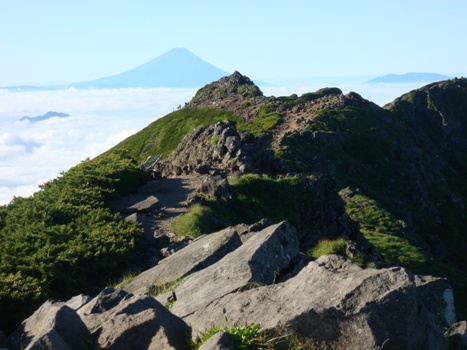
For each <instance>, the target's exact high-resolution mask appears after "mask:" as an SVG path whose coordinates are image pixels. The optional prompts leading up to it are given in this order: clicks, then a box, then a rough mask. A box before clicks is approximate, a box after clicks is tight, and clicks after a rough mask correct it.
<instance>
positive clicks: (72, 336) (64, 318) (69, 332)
mask: <svg viewBox="0 0 467 350" xmlns="http://www.w3.org/2000/svg"><path fill="white" fill-rule="evenodd" d="M8 342H9V344H10V347H11V349H12V350H16V349H76V350H79V349H89V348H91V334H90V333H89V330H88V329H87V328H86V326H85V324H84V323H83V321H82V320H81V319H80V317H79V316H78V315H77V313H76V311H75V310H73V309H72V308H70V307H69V306H67V305H65V303H62V302H57V301H52V300H49V301H46V302H45V303H44V304H42V306H41V307H40V308H39V309H37V311H36V312H35V313H34V314H33V315H32V316H30V317H29V318H28V319H26V320H25V321H23V323H22V324H21V326H20V327H19V328H18V329H17V330H15V331H14V332H13V333H12V334H11V335H10V336H9V337H8Z"/></svg>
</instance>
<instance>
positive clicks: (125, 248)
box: [0, 152, 145, 331]
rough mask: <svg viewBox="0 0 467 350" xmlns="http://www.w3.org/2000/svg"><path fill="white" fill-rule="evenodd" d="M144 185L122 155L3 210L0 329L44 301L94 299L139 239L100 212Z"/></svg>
mask: <svg viewBox="0 0 467 350" xmlns="http://www.w3.org/2000/svg"><path fill="white" fill-rule="evenodd" d="M144 181H145V176H144V174H143V173H142V172H141V171H140V170H139V168H138V166H137V164H136V163H135V161H134V160H133V159H131V158H130V157H128V154H126V153H125V152H111V153H109V154H107V155H106V156H103V157H99V158H97V159H95V160H86V161H84V162H82V163H80V164H79V165H77V166H75V167H73V168H71V169H70V170H68V171H67V172H65V173H62V175H61V176H60V177H58V178H56V179H54V180H52V181H49V182H47V183H45V184H44V185H43V186H41V190H40V191H38V192H36V193H35V194H34V195H33V196H31V197H28V198H21V197H16V198H14V199H13V201H12V202H11V203H10V204H9V205H8V206H7V207H6V208H4V209H3V210H2V212H1V215H2V217H1V221H2V222H3V227H2V228H1V230H0V252H1V254H0V271H1V273H0V286H1V288H0V308H1V309H2V310H10V309H12V308H13V309H17V310H18V312H14V313H6V312H2V313H0V328H1V329H3V330H5V331H9V330H11V329H12V327H15V326H16V325H17V323H18V322H19V321H20V320H22V319H24V318H25V317H26V316H27V315H28V314H29V313H31V312H32V311H33V310H34V308H36V307H37V305H38V304H39V303H40V302H42V301H44V300H45V299H47V298H58V299H67V298H69V297H70V296H72V295H76V294H78V293H94V292H96V289H100V288H102V287H104V286H103V284H104V283H105V281H108V280H109V279H112V278H116V277H118V276H119V275H120V271H127V270H128V268H129V263H130V261H131V252H132V251H133V249H134V247H135V245H136V243H137V241H138V240H139V239H140V238H141V237H142V229H141V228H140V227H139V225H136V224H133V223H130V222H129V221H125V220H122V219H121V217H120V216H119V215H118V214H113V213H112V212H111V211H110V209H109V208H107V207H106V206H105V202H106V201H107V200H108V198H109V196H111V195H112V194H113V193H115V192H120V193H128V192H131V191H132V190H134V189H135V188H136V187H137V186H138V185H140V184H141V183H143V182H144Z"/></svg>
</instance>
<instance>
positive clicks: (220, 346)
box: [199, 332, 239, 350]
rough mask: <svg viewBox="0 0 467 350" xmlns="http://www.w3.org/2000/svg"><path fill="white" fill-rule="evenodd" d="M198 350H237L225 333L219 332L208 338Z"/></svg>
mask: <svg viewBox="0 0 467 350" xmlns="http://www.w3.org/2000/svg"><path fill="white" fill-rule="evenodd" d="M199 350H239V348H238V347H237V346H236V345H235V343H234V341H233V339H232V337H231V336H230V334H229V333H227V332H219V333H216V334H214V335H213V336H212V337H211V338H209V339H208V340H207V341H206V342H205V343H204V344H203V345H201V347H200V348H199Z"/></svg>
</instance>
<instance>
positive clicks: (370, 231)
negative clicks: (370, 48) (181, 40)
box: [0, 72, 467, 350]
mask: <svg viewBox="0 0 467 350" xmlns="http://www.w3.org/2000/svg"><path fill="white" fill-rule="evenodd" d="M466 128H467V80H466V79H452V80H447V81H443V82H438V83H433V84H430V85H427V86H425V87H423V88H421V89H418V90H414V91H411V92H408V93H407V94H405V95H403V96H401V97H400V98H398V99H396V100H395V101H393V102H392V103H390V104H388V105H386V106H384V107H383V108H381V107H379V106H377V105H376V104H374V103H372V102H371V101H368V100H366V99H364V98H363V97H362V96H360V95H359V94H357V93H355V92H350V93H348V94H343V93H342V91H341V90H339V89H338V88H332V87H331V88H323V89H321V90H318V91H316V92H309V93H305V94H303V95H301V96H298V95H291V96H281V97H274V96H264V94H263V93H262V92H261V90H260V89H259V88H258V87H257V86H256V85H255V84H254V83H253V82H252V81H251V80H250V79H249V78H248V77H246V76H243V75H242V74H240V73H239V72H234V73H233V74H232V75H230V76H227V77H224V78H221V79H219V80H217V81H215V82H213V83H211V84H208V85H206V86H205V87H203V88H202V89H200V90H199V91H198V92H197V93H196V95H195V96H194V97H193V99H192V100H191V101H189V102H187V103H186V104H185V106H184V107H183V108H181V109H180V110H177V111H174V112H173V113H171V114H169V115H167V116H165V117H163V118H161V119H159V120H156V121H155V122H154V123H152V124H150V125H149V126H148V127H146V128H145V129H143V130H142V131H140V132H139V133H137V134H135V135H133V136H131V137H129V138H128V139H126V140H124V141H123V142H122V143H120V144H119V145H117V146H116V147H115V148H113V149H111V150H109V151H108V152H106V153H105V154H103V155H101V156H99V157H97V158H96V159H95V160H91V161H89V163H85V164H84V165H81V166H78V167H77V168H75V169H71V170H70V172H71V175H73V178H72V179H74V178H75V177H77V179H78V181H80V180H79V179H81V178H82V177H85V178H86V181H87V182H92V181H94V180H93V177H92V176H90V175H86V174H89V173H92V172H93V171H95V169H100V170H99V171H101V172H102V169H113V168H115V167H116V166H117V165H116V163H117V160H118V162H121V161H120V158H118V157H126V156H127V155H128V156H129V157H131V159H133V160H136V161H138V162H139V164H141V166H140V170H138V169H136V168H135V167H134V166H132V167H131V168H128V164H133V163H132V162H133V160H132V161H130V160H128V159H127V158H122V159H123V160H124V161H123V163H124V164H125V166H126V167H127V168H124V170H120V169H117V170H116V171H115V172H110V174H111V179H112V181H110V183H111V185H108V187H106V189H105V191H103V194H102V197H99V198H101V199H100V200H93V201H89V198H91V197H89V193H90V191H91V190H86V191H87V192H86V197H85V198H86V200H88V201H89V202H87V203H89V204H88V206H91V205H93V204H92V203H94V202H96V203H97V205H98V206H99V207H98V208H99V209H98V213H100V214H99V215H97V214H95V213H94V214H93V215H87V217H89V216H91V217H95V216H98V217H99V218H100V220H101V221H100V222H101V223H100V225H103V223H102V222H103V220H107V219H105V218H106V216H105V215H104V214H102V212H103V211H104V210H108V211H109V213H111V214H109V217H111V218H112V219H111V220H115V222H118V224H117V225H116V226H112V229H111V230H110V231H112V232H116V233H117V234H118V232H119V230H120V231H123V230H129V228H135V230H136V231H125V235H127V236H128V235H130V232H134V236H131V237H132V240H131V242H130V243H131V244H130V243H128V246H129V247H131V249H128V250H125V249H124V244H123V243H121V241H119V240H117V238H115V237H119V236H109V237H113V238H108V240H110V241H111V242H113V243H112V244H111V245H108V244H107V241H105V242H104V241H98V238H96V237H93V236H90V238H86V237H87V236H85V234H84V233H83V232H86V230H87V229H88V228H89V227H91V226H85V227H86V228H85V229H83V230H81V231H79V233H77V235H78V236H79V237H83V236H84V237H85V238H86V239H85V240H84V242H86V243H88V242H89V241H92V242H93V240H97V241H98V242H100V243H99V244H100V245H101V246H103V245H104V246H105V249H99V250H98V254H97V253H96V257H95V258H93V259H94V260H91V258H92V256H91V251H92V252H93V250H92V249H94V248H93V247H94V245H92V244H91V245H89V247H90V248H87V249H88V252H87V253H86V254H85V253H84V251H83V250H84V248H83V249H80V247H81V246H84V243H76V242H80V241H73V242H75V243H74V246H73V249H71V250H70V249H69V250H66V251H65V250H64V249H65V248H64V245H63V242H64V241H66V239H68V238H66V237H69V236H71V235H72V232H73V230H72V229H73V228H75V227H82V226H78V225H80V223H82V222H83V221H84V218H82V217H78V216H76V218H75V219H73V220H76V221H73V220H71V219H69V218H68V216H65V214H64V213H65V211H64V209H62V207H60V208H59V209H60V210H62V211H58V210H59V209H58V208H55V210H56V211H55V212H53V213H54V215H55V216H54V217H53V218H51V219H49V222H51V221H54V220H55V221H57V222H58V224H59V225H61V226H59V228H50V229H48V230H49V231H50V232H53V235H51V236H50V237H53V238H54V239H56V237H61V238H60V240H59V243H60V244H61V245H60V246H59V247H61V248H60V249H62V250H63V251H62V253H61V255H58V257H57V259H56V260H57V261H59V262H60V264H59V265H53V263H52V262H49V265H47V266H52V267H53V268H52V269H51V270H50V272H49V273H48V274H44V275H43V277H42V279H37V281H36V280H34V279H33V278H34V276H35V275H33V274H32V273H31V274H30V275H27V273H28V271H30V270H27V269H23V270H20V272H21V274H22V275H21V276H28V277H27V278H28V281H31V285H32V286H34V287H36V286H38V288H39V291H40V293H42V294H38V295H39V296H37V294H35V298H32V297H30V299H27V298H26V297H25V298H24V299H20V301H21V300H33V301H35V302H37V301H40V300H42V301H44V299H47V298H49V299H48V300H46V301H44V302H43V303H42V304H41V305H39V307H38V308H35V309H33V310H31V312H30V314H31V313H32V315H31V316H29V317H28V318H27V319H25V320H24V321H23V322H22V323H21V324H20V325H18V324H16V325H15V327H14V329H12V330H7V329H5V331H7V332H5V333H6V334H4V333H0V348H1V347H3V348H7V349H39V348H41V349H42V348H45V349H90V348H93V349H204V350H206V349H245V348H247V349H466V348H467V331H466V329H467V327H466V322H465V321H460V320H462V319H463V318H465V316H466V315H467V294H466V290H467V273H466V271H467V260H466V256H465V254H464V252H465V250H466V249H467V239H466V237H465V222H467V221H466V219H467V214H466V212H465V208H466V205H467V192H466V189H467V182H466V179H465V173H466V172H467V147H466V146H467V144H466V141H465V137H464V135H465V132H466V131H467V130H466ZM117 155H118V157H117ZM106 157H108V158H106ZM116 157H117V158H116ZM106 159H110V160H111V162H110V163H106ZM119 164H120V163H119ZM82 167H86V168H84V169H85V170H86V171H84V170H82ZM129 169H131V171H130V170H129ZM76 174H77V175H76ZM92 174H94V173H92ZM98 174H100V175H99V176H95V178H97V179H98V183H99V184H101V183H103V182H104V180H103V178H104V177H103V176H102V173H98ZM71 175H69V176H70V177H71ZM66 176H67V174H65V175H64V179H65V180H66V181H68V182H65V184H66V186H64V187H63V188H64V189H66V190H67V191H68V192H65V193H75V196H76V195H77V194H78V193H79V192H70V185H69V182H70V181H71V180H70V178H69V177H66ZM93 176H94V175H93ZM115 179H118V181H114V180H115ZM65 180H63V181H65ZM60 181H62V180H61V179H58V180H56V181H55V182H54V184H55V185H56V184H59V183H60ZM86 181H80V182H78V183H79V185H76V186H75V187H78V188H80V186H85V185H84V184H85V183H86ZM51 186H52V185H48V186H44V189H43V191H47V190H50V188H51ZM57 186H58V185H57ZM95 186H97V185H95ZM53 188H54V189H55V187H53ZM83 188H85V187H83ZM94 188H96V187H93V189H94ZM54 191H55V192H58V190H56V189H55V190H54ZM75 191H77V190H75ZM93 191H95V190H93ZM46 193H47V195H48V196H52V194H48V193H49V192H46ZM50 193H51V192H50ZM92 193H94V192H92ZM44 196H45V195H44ZM62 197H63V196H62ZM62 197H60V198H62ZM65 197H66V196H65ZM45 198H51V197H45ZM60 200H64V199H60ZM73 200H74V201H75V202H76V201H78V199H77V197H75V198H73ZM49 202H50V200H49ZM40 203H44V201H42V202H40ZM60 203H62V202H60ZM63 203H65V202H63ZM66 203H68V202H66ZM14 204H15V205H16V207H19V208H21V207H20V205H21V203H19V201H18V202H15V203H14ZM31 205H33V204H31ZM67 205H68V206H71V205H72V204H71V203H68V204H67ZM63 206H65V204H63ZM16 207H14V208H13V207H12V208H9V207H7V208H5V209H3V210H4V211H3V212H2V211H0V218H5V219H4V220H3V219H2V220H3V221H0V224H1V225H0V229H1V230H2V231H1V232H2V235H3V236H2V238H3V239H10V240H12V238H10V237H18V236H17V235H16V236H14V235H13V233H11V234H10V232H15V231H14V230H13V229H12V228H10V227H12V225H13V223H10V222H12V221H11V220H12V218H13V219H15V220H19V219H20V215H19V214H16V212H15V211H14V210H15V208H16ZM28 208H30V207H28ZM104 208H105V209H104ZM28 210H29V209H28ZM80 210H82V211H83V210H84V209H80ZM76 212H78V210H74V211H73V212H72V213H73V215H78V214H76ZM2 213H6V214H2ZM59 214H60V215H59ZM2 215H3V216H2ZM44 215H45V214H44ZM68 215H69V216H71V214H68ZM36 217H37V215H36ZM109 220H110V219H109ZM112 222H113V221H112ZM46 225H47V224H46V223H44V224H43V226H44V227H48V226H46ZM66 225H70V226H66ZM92 227H95V226H92ZM138 230H139V231H138ZM108 231H109V230H108V229H106V230H105V232H106V234H108ZM61 232H65V233H64V234H63V235H62V236H60V233H61ZM138 232H139V235H138V234H137V233H138ZM30 237H31V236H30ZM48 239H49V240H48V241H47V242H48V243H47V244H48V245H47V247H48V250H47V252H48V253H47V254H49V255H50V254H51V253H50V252H52V251H55V250H57V251H58V252H60V250H59V248H55V247H56V246H53V245H52V243H53V242H54V241H53V240H52V239H51V238H48ZM36 245H40V243H37V244H36ZM87 247H88V246H87ZM114 247H118V249H114ZM52 248H53V249H52ZM54 249H55V250H54ZM65 252H66V253H65ZM31 254H33V253H31ZM41 254H42V255H40V257H42V256H43V255H46V253H41ZM80 254H84V255H83V256H81V255H80ZM107 254H110V258H108V255H107ZM64 255H66V259H64V258H63V256H64ZM34 256H35V255H34ZM40 257H37V258H35V259H36V260H35V261H39V262H40V261H42V260H40V259H42V258H40ZM105 259H107V260H105ZM120 260H121V262H120ZM12 261H14V260H13V259H11V258H10V260H8V262H9V264H10V265H12V264H13V263H12ZM70 261H74V262H75V266H77V268H76V269H74V270H69V269H71V268H72V267H73V266H71V267H70V265H69V262H70ZM101 261H104V262H105V265H103V266H107V267H109V268H108V269H111V268H112V272H114V273H113V274H108V275H107V274H106V273H107V272H108V271H107V270H105V269H102V268H101ZM117 262H118V263H119V265H117ZM67 264H68V265H67ZM10 265H6V264H5V265H4V266H10ZM17 265H18V266H20V264H17ZM41 266H42V267H41V268H42V269H43V270H44V269H47V268H48V267H47V266H45V265H41ZM64 266H65V267H64ZM78 267H79V268H78ZM18 268H19V267H18ZM67 269H68V270H67ZM87 269H88V270H87ZM93 269H94V270H96V271H99V274H97V275H96V273H95V272H94V273H93V271H92V270H93ZM34 271H35V270H34ZM41 271H42V270H41ZM47 271H49V270H47ZM62 271H72V273H73V276H75V278H78V277H79V278H82V279H81V281H86V277H88V278H91V277H92V281H97V282H93V283H94V284H93V285H87V284H86V283H84V282H83V283H82V288H83V290H81V291H77V289H79V286H76V285H72V287H69V288H68V289H66V288H67V286H68V285H67V283H70V281H69V279H67V276H66V275H65V276H63V273H62V274H61V272H62ZM7 272H9V271H7ZM9 273H10V275H8V278H9V279H4V280H2V283H4V285H5V286H7V287H8V288H10V289H9V290H11V291H13V292H15V293H17V294H18V292H16V289H14V283H16V284H18V279H15V278H16V277H15V276H18V274H16V275H15V274H13V272H9ZM18 273H19V272H18ZM70 273H71V272H70ZM35 274H36V275H38V274H39V271H36V272H35ZM124 274H127V275H128V274H129V276H127V277H126V278H125V279H124V280H122V281H121V282H118V283H117V282H115V283H113V284H112V285H111V286H106V284H108V283H107V281H108V280H105V279H104V276H110V275H112V276H120V277H122V276H123V275H124ZM49 276H53V277H49ZM99 276H101V279H102V281H101V282H100V283H99V282H98V281H99ZM57 280H58V282H60V283H62V284H61V285H60V286H59V287H55V288H56V289H53V287H54V286H57ZM34 281H36V282H34ZM32 282H34V283H35V284H32ZM30 288H31V290H34V291H36V290H37V289H32V287H30ZM65 291H66V292H65ZM74 291H77V293H73V292H74ZM26 292H27V291H23V293H26ZM79 293H82V294H79ZM17 294H14V295H17ZM12 295H13V294H12ZM20 295H23V294H20ZM24 295H26V296H28V295H29V294H27V293H26V294H24ZM57 296H60V299H61V300H60V301H59V300H57V299H56V298H57ZM0 297H1V295H0ZM41 298H42V299H41ZM52 298H55V299H52ZM8 300H11V301H10V303H11V304H10V305H18V310H20V308H19V306H22V305H24V304H21V303H19V301H17V299H14V298H13V297H11V299H8ZM0 301H2V299H1V298H0ZM13 302H15V303H16V304H13ZM10 309H11V308H10ZM18 312H19V311H18ZM11 324H12V323H10V324H7V325H9V326H11Z"/></svg>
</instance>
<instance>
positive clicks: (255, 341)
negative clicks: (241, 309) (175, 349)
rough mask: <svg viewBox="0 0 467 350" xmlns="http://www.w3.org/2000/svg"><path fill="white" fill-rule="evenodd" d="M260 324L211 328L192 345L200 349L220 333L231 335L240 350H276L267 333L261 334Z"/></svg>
mask: <svg viewBox="0 0 467 350" xmlns="http://www.w3.org/2000/svg"><path fill="white" fill-rule="evenodd" d="M259 328H260V325H259V324H251V325H245V326H237V327H232V328H229V327H215V326H214V327H211V328H210V329H208V330H206V332H204V333H203V334H202V335H201V336H200V337H199V338H198V340H197V341H196V342H194V343H192V345H191V348H192V349H199V348H200V347H201V345H203V344H204V343H205V342H207V341H208V340H209V339H211V338H212V336H213V335H215V334H217V333H219V332H225V333H228V334H229V335H230V337H231V338H232V340H233V341H234V343H235V345H236V346H237V347H238V348H239V349H247V350H257V349H274V347H273V345H274V342H273V341H269V340H267V339H266V333H264V332H259Z"/></svg>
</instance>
